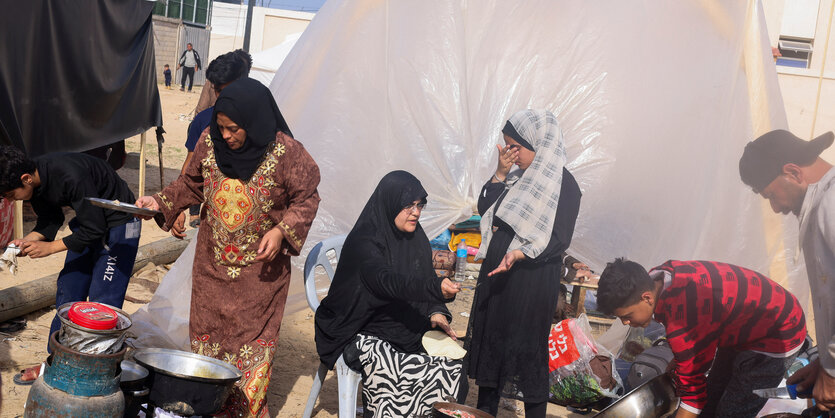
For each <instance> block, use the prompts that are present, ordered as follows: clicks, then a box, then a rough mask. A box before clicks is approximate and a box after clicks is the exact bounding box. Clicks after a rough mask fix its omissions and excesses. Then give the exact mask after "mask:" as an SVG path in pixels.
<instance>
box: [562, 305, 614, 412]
mask: <svg viewBox="0 0 835 418" xmlns="http://www.w3.org/2000/svg"><path fill="white" fill-rule="evenodd" d="M548 355H549V358H548V368H549V372H550V373H549V386H550V387H549V400H550V401H551V402H554V403H557V404H560V405H568V406H575V407H584V406H587V405H590V404H592V403H594V402H597V401H599V400H601V399H603V398H604V397H609V398H617V397H618V396H619V393H620V392H622V391H623V382H622V381H621V379H620V376H618V374H617V373H616V372H615V371H614V361H615V360H614V356H612V353H610V352H609V350H607V349H606V348H605V347H603V346H602V345H599V344H597V343H596V342H595V341H594V339H592V337H591V326H590V325H589V321H588V318H586V315H585V314H582V315H580V316H579V317H578V318H576V319H575V318H569V319H565V320H562V321H560V322H559V323H558V324H556V325H554V326H553V327H552V329H551V334H550V335H549V336H548ZM595 361H596V362H598V363H600V362H603V363H606V362H608V370H604V371H603V372H601V369H603V367H601V368H598V370H594V369H593V367H592V366H591V363H592V362H595Z"/></svg>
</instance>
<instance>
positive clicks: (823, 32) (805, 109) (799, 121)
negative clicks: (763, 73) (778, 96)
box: [762, 0, 835, 161]
mask: <svg viewBox="0 0 835 418" xmlns="http://www.w3.org/2000/svg"><path fill="white" fill-rule="evenodd" d="M762 1H763V11H764V13H765V18H766V22H767V26H768V34H769V40H770V41H771V45H772V47H774V48H777V49H778V50H779V52H780V54H779V55H782V56H780V57H777V58H776V67H777V79H778V80H779V82H780V90H781V91H782V94H783V102H784V104H785V107H786V116H787V118H788V123H789V129H790V130H791V131H792V132H794V133H795V134H796V135H798V136H800V137H801V138H805V139H809V138H812V137H815V136H818V135H820V134H821V133H824V132H827V131H832V130H835V31H832V23H833V22H832V16H833V8H834V6H835V4H834V3H835V0H762ZM776 55H777V54H776ZM818 98H819V99H818ZM816 104H817V105H816ZM813 124H814V133H813V132H812V126H813ZM823 157H824V158H825V159H827V160H829V161H835V147H833V148H830V149H828V150H827V151H825V152H824V154H823Z"/></svg>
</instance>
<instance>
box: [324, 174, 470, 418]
mask: <svg viewBox="0 0 835 418" xmlns="http://www.w3.org/2000/svg"><path fill="white" fill-rule="evenodd" d="M426 196H427V194H426V191H425V190H424V189H423V186H421V184H420V181H418V179H417V178H415V177H414V176H413V175H411V174H409V173H407V172H405V171H394V172H391V173H389V174H387V175H386V176H385V177H383V178H382V180H380V183H379V184H378V185H377V189H376V190H375V191H374V193H373V194H372V195H371V198H370V199H369V200H368V203H366V205H365V208H364V209H363V210H362V213H361V214H360V216H359V219H358V220H357V223H356V224H355V225H354V228H353V229H352V230H351V233H349V234H348V237H347V238H346V240H345V244H344V246H343V247H342V254H341V256H340V260H339V264H338V265H337V268H336V273H335V274H334V278H333V282H332V283H331V287H330V289H329V290H328V295H327V296H326V297H325V298H324V299H323V300H322V303H321V305H320V306H319V308H318V309H317V310H316V349H317V351H318V352H319V357H320V359H321V360H322V362H323V363H325V364H326V365H327V366H328V367H329V368H333V366H334V364H335V363H336V361H337V359H338V358H339V357H340V356H343V359H344V361H345V363H347V364H348V366H349V367H351V368H353V369H355V370H357V371H358V372H360V373H362V383H363V384H362V388H363V389H362V395H363V405H364V407H365V416H366V417H409V416H419V415H422V414H424V413H426V412H428V411H430V409H431V408H432V404H433V403H434V402H437V401H443V400H445V398H446V397H447V396H456V395H457V394H458V391H459V384H460V381H461V380H462V378H463V376H462V362H461V361H460V360H450V359H447V358H445V357H434V356H430V355H427V354H426V353H425V350H424V348H423V346H422V344H421V337H422V336H423V334H424V333H425V332H426V331H428V330H430V329H432V328H440V329H441V330H443V331H444V332H446V333H447V334H449V335H450V336H451V337H452V338H456V335H455V332H454V331H453V330H452V329H451V328H450V326H449V323H450V321H451V320H452V316H451V315H450V313H449V310H448V309H447V307H446V305H445V302H447V301H450V300H451V299H452V298H454V296H455V294H456V293H457V292H458V291H459V290H460V289H461V288H460V285H458V284H456V283H453V282H452V281H450V280H449V279H441V278H438V277H436V275H435V271H434V269H433V267H432V252H431V249H430V247H429V240H428V239H427V237H426V234H425V233H424V232H423V228H421V226H420V223H419V222H418V220H419V218H420V213H421V210H422V209H423V207H424V205H425V204H426Z"/></svg>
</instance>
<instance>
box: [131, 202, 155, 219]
mask: <svg viewBox="0 0 835 418" xmlns="http://www.w3.org/2000/svg"><path fill="white" fill-rule="evenodd" d="M134 205H136V206H138V207H140V208H148V209H151V210H159V203H157V201H156V199H154V198H153V197H151V196H142V197H140V198H139V199H136V202H135V203H134ZM134 216H136V217H137V218H139V219H146V220H147V219H151V218H153V216H147V215H134Z"/></svg>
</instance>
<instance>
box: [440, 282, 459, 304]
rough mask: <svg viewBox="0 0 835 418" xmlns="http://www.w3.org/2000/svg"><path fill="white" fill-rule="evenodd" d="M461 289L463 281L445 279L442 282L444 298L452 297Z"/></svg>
mask: <svg viewBox="0 0 835 418" xmlns="http://www.w3.org/2000/svg"><path fill="white" fill-rule="evenodd" d="M460 291H461V283H456V282H453V281H452V280H450V279H448V278H447V279H444V280H443V281H442V282H441V293H443V294H444V299H452V298H454V297H455V294H456V293H458V292H460Z"/></svg>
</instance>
